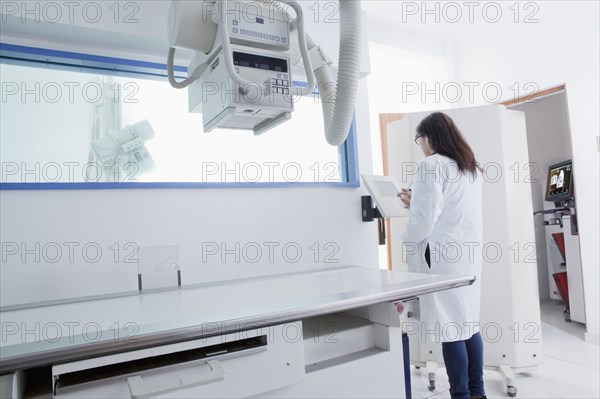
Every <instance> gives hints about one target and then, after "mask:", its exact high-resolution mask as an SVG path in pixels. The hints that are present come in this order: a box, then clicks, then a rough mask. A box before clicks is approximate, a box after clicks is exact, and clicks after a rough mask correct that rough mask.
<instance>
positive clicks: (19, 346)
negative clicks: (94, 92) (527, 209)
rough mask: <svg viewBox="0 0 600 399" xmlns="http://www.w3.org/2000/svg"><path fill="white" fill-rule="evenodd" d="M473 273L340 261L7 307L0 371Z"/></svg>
mask: <svg viewBox="0 0 600 399" xmlns="http://www.w3.org/2000/svg"><path fill="white" fill-rule="evenodd" d="M473 280H474V277H473V276H449V275H446V276H438V275H426V274H418V273H402V272H388V271H383V270H377V269H368V268H363V267H357V266H345V267H336V268H322V269H316V270H311V271H307V272H302V273H287V274H281V275H273V276H268V277H261V278H257V279H243V280H234V279H232V280H229V281H223V282H219V283H212V284H207V285H204V286H192V287H187V288H186V287H181V288H180V289H175V290H170V291H163V292H150V293H140V294H138V295H128V296H123V297H113V298H105V299H95V300H85V301H76V302H71V303H57V304H50V305H47V306H42V305H38V306H35V307H32V308H26V309H16V310H5V311H2V312H1V313H0V319H1V320H0V321H1V322H2V334H3V337H2V341H1V343H0V364H1V366H0V371H2V372H4V371H10V370H15V369H19V368H24V367H32V366H34V365H42V364H50V363H53V362H58V361H61V362H62V361H67V360H74V359H80V358H84V357H86V356H90V355H92V354H93V355H95V356H98V355H100V354H105V353H114V352H116V351H122V350H126V349H127V350H129V349H132V348H141V347H148V346H153V345H157V344H159V343H166V342H171V341H177V340H179V341H180V340H185V339H192V338H201V337H204V336H209V335H215V334H222V333H228V332H233V331H241V330H244V329H249V328H253V327H255V326H256V325H257V324H258V325H259V326H266V325H272V324H275V323H283V322H289V321H294V320H301V319H302V318H306V317H310V316H315V315H320V314H328V313H334V312H340V311H344V310H348V309H352V308H357V307H361V306H367V305H372V304H375V303H381V302H391V301H396V300H400V299H406V298H410V297H415V296H418V295H422V294H424V293H429V292H434V291H439V290H443V289H448V288H453V287H459V286H464V285H469V284H471V283H472V281H473ZM244 327H246V328H244Z"/></svg>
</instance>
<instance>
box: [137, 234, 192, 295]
mask: <svg viewBox="0 0 600 399" xmlns="http://www.w3.org/2000/svg"><path fill="white" fill-rule="evenodd" d="M180 285H181V271H180V267H179V246H178V245H164V246H156V247H140V249H139V251H138V286H139V289H140V290H142V289H143V290H148V289H154V288H167V287H177V286H180Z"/></svg>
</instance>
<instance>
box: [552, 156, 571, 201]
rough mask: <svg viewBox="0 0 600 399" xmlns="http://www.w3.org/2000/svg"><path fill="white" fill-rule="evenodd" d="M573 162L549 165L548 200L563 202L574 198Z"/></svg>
mask: <svg viewBox="0 0 600 399" xmlns="http://www.w3.org/2000/svg"><path fill="white" fill-rule="evenodd" d="M573 197H574V193H573V164H572V162H571V160H568V161H564V162H560V163H557V164H554V165H550V166H549V167H548V180H547V183H546V201H550V202H555V203H556V202H563V201H568V200H571V199H573Z"/></svg>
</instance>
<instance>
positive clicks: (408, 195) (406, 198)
mask: <svg viewBox="0 0 600 399" xmlns="http://www.w3.org/2000/svg"><path fill="white" fill-rule="evenodd" d="M398 197H400V200H401V201H402V203H403V204H404V205H406V206H408V207H410V201H411V199H412V191H410V190H406V189H404V188H403V189H402V191H401V192H400V193H399V194H398Z"/></svg>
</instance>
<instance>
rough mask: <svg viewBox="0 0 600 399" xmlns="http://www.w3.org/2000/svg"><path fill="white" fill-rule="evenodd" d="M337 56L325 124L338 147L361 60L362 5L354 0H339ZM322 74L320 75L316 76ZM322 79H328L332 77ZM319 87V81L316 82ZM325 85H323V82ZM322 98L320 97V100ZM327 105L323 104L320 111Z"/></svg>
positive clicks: (351, 109)
mask: <svg viewBox="0 0 600 399" xmlns="http://www.w3.org/2000/svg"><path fill="white" fill-rule="evenodd" d="M340 21H341V22H340V56H339V61H338V77H337V83H336V85H335V90H336V92H335V96H334V101H335V102H334V104H333V110H332V111H331V112H330V113H329V112H326V113H325V116H326V117H327V116H328V115H330V119H329V123H328V124H327V125H325V138H326V139H327V142H328V143H329V144H331V145H334V146H338V145H341V144H343V143H344V141H346V138H347V137H348V133H349V132H350V126H351V125H352V118H353V116H354V107H355V105H356V94H357V93H358V78H359V73H360V69H359V68H360V57H361V32H362V23H361V4H360V1H357V0H340ZM318 75H321V74H318ZM321 76H323V78H324V79H331V75H330V76H329V78H327V77H326V76H325V75H324V74H323V75H321ZM317 82H318V83H319V87H321V85H322V82H320V81H319V80H318V79H317ZM324 83H326V82H324ZM321 98H322V97H321ZM326 109H327V105H326V104H325V101H323V111H324V112H325V111H326Z"/></svg>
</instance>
